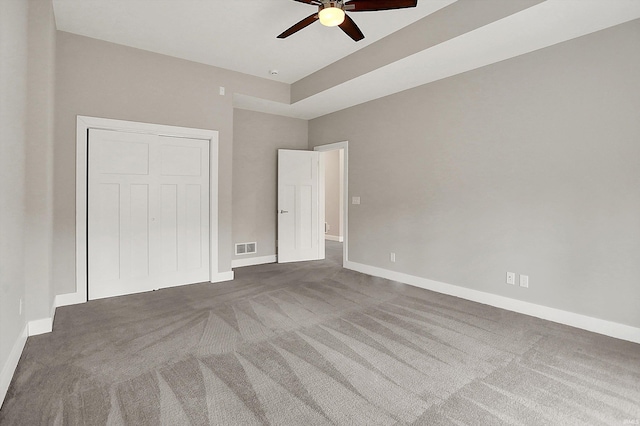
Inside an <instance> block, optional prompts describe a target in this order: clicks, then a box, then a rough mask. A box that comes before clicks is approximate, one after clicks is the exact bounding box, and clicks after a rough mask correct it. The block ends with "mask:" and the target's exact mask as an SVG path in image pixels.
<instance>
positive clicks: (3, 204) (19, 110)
mask: <svg viewBox="0 0 640 426" xmlns="http://www.w3.org/2000/svg"><path fill="white" fill-rule="evenodd" d="M27 15H28V11H27V3H26V2H24V1H22V0H3V1H1V2H0V129H1V131H0V262H1V263H0V371H3V370H4V368H5V365H6V363H7V360H8V359H9V354H10V352H11V349H12V347H13V345H14V343H15V342H16V341H17V339H18V336H19V334H20V332H22V330H24V327H25V325H26V317H25V315H24V311H23V314H22V315H18V306H19V301H20V299H24V297H25V292H26V291H25V289H26V286H25V279H24V278H25V277H24V257H23V253H24V233H25V223H24V207H25V196H24V186H25V168H26V166H25V152H24V151H25V146H26V137H25V136H26V108H27V33H28V29H27V22H28V21H27ZM2 379H4V377H2Z"/></svg>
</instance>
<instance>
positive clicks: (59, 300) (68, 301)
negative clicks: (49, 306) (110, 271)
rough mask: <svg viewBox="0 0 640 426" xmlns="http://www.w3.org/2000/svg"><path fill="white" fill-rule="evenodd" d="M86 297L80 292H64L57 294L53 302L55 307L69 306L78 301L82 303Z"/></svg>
mask: <svg viewBox="0 0 640 426" xmlns="http://www.w3.org/2000/svg"><path fill="white" fill-rule="evenodd" d="M84 302H86V299H85V298H84V295H82V294H80V293H66V294H58V295H57V296H56V298H55V301H54V304H55V305H56V308H59V307H60V306H69V305H77V304H78V303H84Z"/></svg>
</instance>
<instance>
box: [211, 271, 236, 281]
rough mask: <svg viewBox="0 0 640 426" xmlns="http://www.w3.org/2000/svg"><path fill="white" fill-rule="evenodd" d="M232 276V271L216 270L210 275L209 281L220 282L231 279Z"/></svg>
mask: <svg viewBox="0 0 640 426" xmlns="http://www.w3.org/2000/svg"><path fill="white" fill-rule="evenodd" d="M233 277H234V273H233V271H226V272H218V273H217V274H215V275H212V276H211V282H212V283H221V282H223V281H233Z"/></svg>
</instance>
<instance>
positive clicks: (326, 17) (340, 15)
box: [318, 4, 344, 27]
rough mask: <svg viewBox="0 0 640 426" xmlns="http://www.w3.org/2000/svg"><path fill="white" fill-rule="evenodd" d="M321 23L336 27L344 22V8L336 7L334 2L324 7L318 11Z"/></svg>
mask: <svg viewBox="0 0 640 426" xmlns="http://www.w3.org/2000/svg"><path fill="white" fill-rule="evenodd" d="M318 16H319V17H320V23H321V24H322V25H324V26H325V27H336V26H338V25H340V24H342V23H343V22H344V10H342V8H340V7H335V6H334V5H333V4H331V5H329V6H328V7H324V8H323V9H322V10H320V12H319V13H318Z"/></svg>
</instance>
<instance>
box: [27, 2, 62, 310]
mask: <svg viewBox="0 0 640 426" xmlns="http://www.w3.org/2000/svg"><path fill="white" fill-rule="evenodd" d="M55 48H56V26H55V21H54V17H53V7H52V5H51V2H50V1H42V0H30V1H29V61H28V64H29V71H28V81H29V84H28V92H27V94H28V101H27V144H26V175H27V181H26V187H25V190H26V213H25V226H26V231H25V251H26V253H28V262H29V267H28V268H26V270H25V274H26V275H25V281H26V285H27V300H26V305H25V307H26V309H27V319H28V320H29V321H31V320H37V319H41V318H49V317H51V307H52V305H53V299H54V296H55V295H54V292H53V288H52V280H51V267H52V263H51V258H52V233H53V129H54V126H53V115H54V89H55V74H54V73H55Z"/></svg>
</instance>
